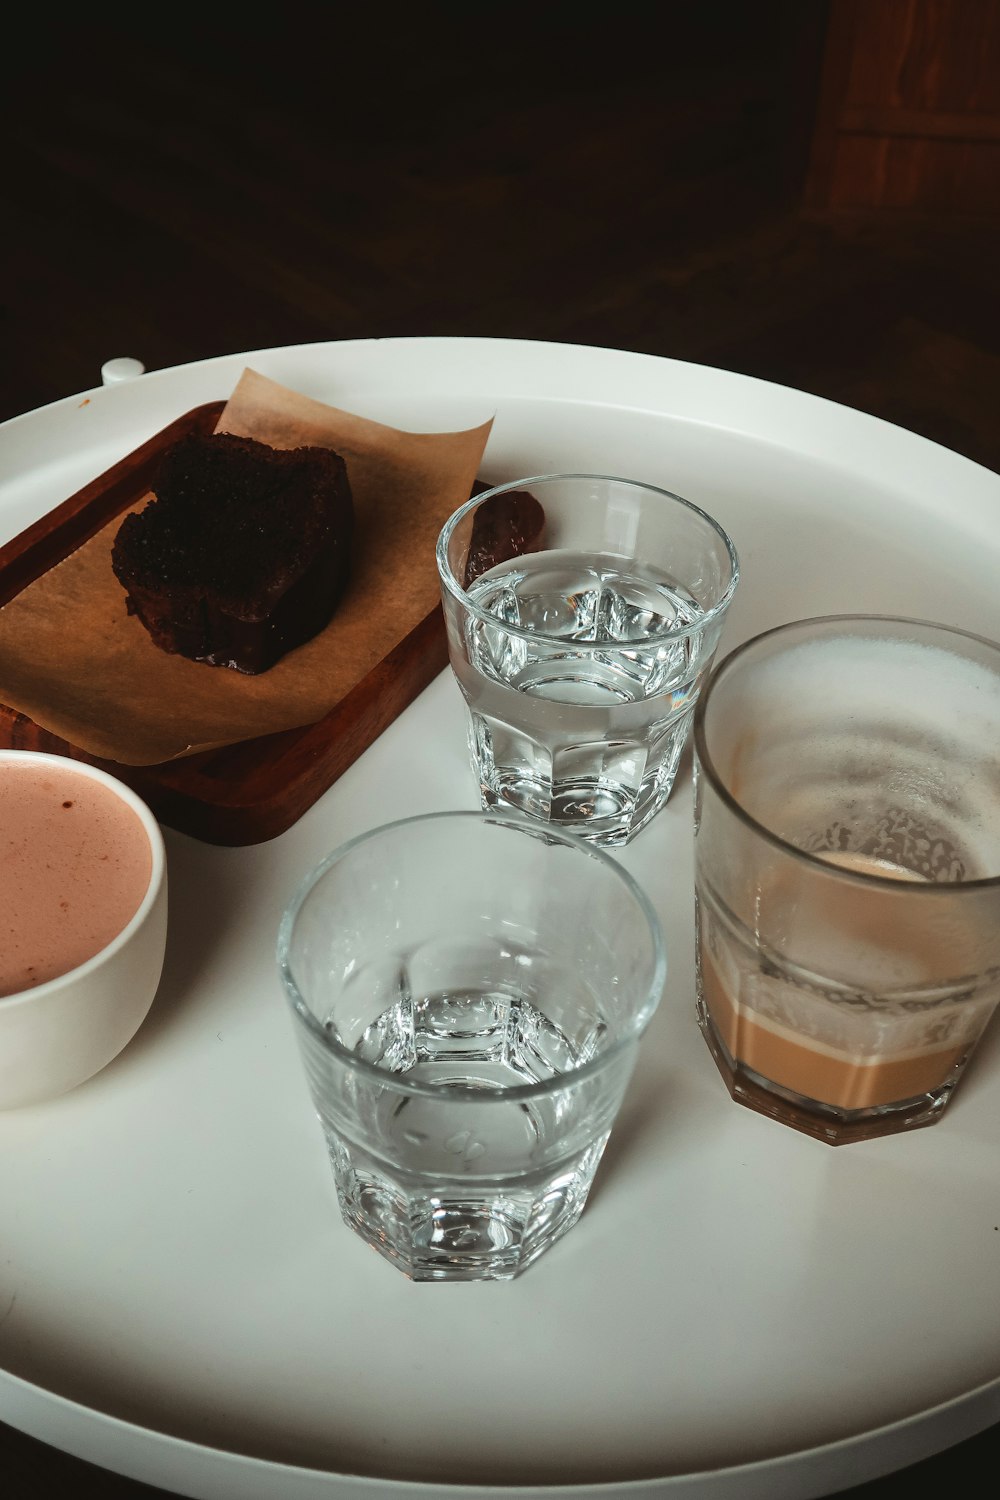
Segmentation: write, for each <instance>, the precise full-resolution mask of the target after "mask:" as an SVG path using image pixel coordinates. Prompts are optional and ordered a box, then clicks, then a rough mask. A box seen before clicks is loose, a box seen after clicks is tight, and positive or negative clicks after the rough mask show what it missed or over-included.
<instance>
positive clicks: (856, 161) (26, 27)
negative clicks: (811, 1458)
mask: <svg viewBox="0 0 1000 1500" xmlns="http://www.w3.org/2000/svg"><path fill="white" fill-rule="evenodd" d="M134 14H135V13H134V11H129V10H128V9H126V10H123V11H122V13H121V20H120V21H119V22H118V23H117V24H115V25H112V24H111V23H110V22H107V21H102V20H94V19H93V18H92V17H90V16H89V15H87V14H84V13H80V14H77V15H72V16H71V15H65V16H60V15H57V16H56V18H54V19H53V18H52V17H49V16H46V17H44V18H39V19H35V18H34V17H32V16H30V15H28V16H25V17H24V18H23V22H22V26H21V31H20V36H19V38H18V41H17V44H16V47H15V46H13V45H11V46H9V47H8V51H7V57H6V63H5V67H6V72H7V76H6V78H5V80H4V87H3V94H2V99H0V141H2V149H3V170H2V173H0V225H2V238H0V244H2V251H0V255H2V276H0V338H2V347H3V358H2V361H0V420H2V419H6V418H8V417H12V416H16V415H18V414H19V413H21V412H25V411H29V410H32V409H34V408H35V407H38V406H41V405H44V404H46V403H48V402H50V401H54V400H58V399H59V398H61V397H63V396H67V395H72V394H76V393H77V392H80V391H83V390H87V389H89V388H91V387H93V386H95V385H98V384H99V383H100V370H101V365H102V364H103V363H104V362H105V361H106V360H107V359H109V358H112V357H115V356H123V355H130V356H133V357H135V358H138V359H140V360H141V361H142V362H143V363H144V364H145V366H146V368H147V369H151V370H152V369H158V368H162V367H166V366H171V365H175V364H185V363H188V362H189V361H192V360H198V359H202V358H206V357H210V356H213V355H217V354H229V353H234V352H240V351H243V350H252V349H257V348H267V347H271V346H274V345H286V344H296V343H311V342H313V341H317V340H328V339H331V340H332V339H349V338H365V337H370V336H393V335H410V334H415V335H441V334H457V335H478V336H495V337H514V338H528V339H543V340H556V341H560V342H566V343H577V344H583V345H602V346H610V347H617V348H625V349H632V350H639V351H643V352H646V353H651V354H659V355H666V356H670V357H673V358H677V359H682V360H688V361H694V362H697V363H702V364H708V365H715V366H719V367H722V368H725V369H730V370H736V371H741V372H745V373H748V374H751V375H754V376H758V377H760V378H763V379H766V380H771V381H776V382H779V383H781V384H785V385H791V386H795V387H798V388H801V389H803V390H807V391H811V392H814V393H816V394H818V395H821V396H826V397H829V398H830V399H832V400H835V401H839V402H843V403H845V404H847V405H851V406H855V407H859V408H861V409H862V410H865V411H868V412H871V413H873V414H875V415H877V416H880V417H884V418H886V419H887V420H889V421H891V422H895V423H897V424H899V425H901V426H904V427H907V428H910V429H911V430H913V431H915V432H919V433H922V434H923V435H925V436H927V437H929V438H931V439H933V440H934V441H936V442H939V443H942V444H944V445H945V446H947V447H950V448H952V449H954V450H956V451H957V452H959V453H961V454H964V455H965V456H966V457H968V458H971V459H973V460H975V461H976V462H978V463H980V464H984V465H986V466H988V467H990V468H992V469H996V470H1000V420H998V413H1000V303H998V295H997V280H998V270H1000V0H868V3H859V0H833V3H832V4H828V3H825V0H758V3H752V0H747V3H722V0H716V3H702V4H698V3H694V4H692V3H687V4H680V3H670V0H661V3H660V4H659V5H657V6H655V7H654V6H650V5H645V4H618V5H616V6H614V7H602V8H600V10H599V11H597V12H594V13H593V14H592V13H591V12H590V11H589V10H581V9H579V8H578V7H577V6H575V5H564V4H548V5H546V4H537V5H535V6H533V7H529V6H521V5H516V4H511V5H504V6H494V7H469V6H460V5H454V6H451V5H436V6H435V5H425V6H423V7H421V8H420V9H419V12H417V11H416V9H415V8H414V9H412V10H410V11H406V12H404V11H402V10H401V11H399V12H398V13H397V11H396V10H395V9H390V8H383V7H377V8H375V9H373V10H372V11H368V12H364V11H359V12H357V13H354V12H346V11H345V9H344V8H343V7H341V6H338V5H327V6H325V7H320V6H317V7H309V6H295V5H293V6H286V7H284V8H282V9H281V10H280V11H279V10H275V11H274V13H273V14H271V13H269V12H259V13H258V12H257V11H255V10H253V9H248V10H247V11H246V12H245V13H239V14H230V15H223V16H220V15H219V14H218V12H216V11H213V10H211V9H209V8H208V7H205V8H203V10H201V11H198V10H194V9H190V8H186V7H182V8H180V9H177V8H176V7H175V8H172V9H170V10H166V11H164V10H158V12H157V16H156V24H155V28H154V27H153V26H152V25H151V24H150V23H148V22H146V21H142V22H138V21H136V20H135V19H130V18H132V17H133V16H134ZM404 15H406V16H407V17H408V19H406V20H405V21H404V20H403V19H402V18H403V16H404ZM470 18H471V19H470ZM0 1226H2V1206H0ZM928 1357H929V1358H932V1357H933V1351H928ZM998 1458H1000V1429H992V1430H991V1431H989V1432H987V1433H985V1434H983V1435H981V1436H980V1437H977V1438H974V1439H972V1440H970V1441H969V1442H967V1443H965V1444H962V1445H959V1446H958V1447H957V1448H954V1449H952V1450H950V1451H949V1452H948V1453H946V1454H942V1455H940V1456H938V1457H936V1458H931V1459H929V1460H926V1461H925V1462H924V1463H921V1464H918V1465H916V1466H914V1467H912V1468H910V1469H908V1470H906V1471H905V1472H904V1473H902V1474H900V1475H897V1476H893V1477H890V1478H888V1479H886V1480H882V1481H877V1482H874V1483H870V1484H864V1485H861V1486H859V1487H857V1488H856V1489H855V1490H852V1491H851V1492H850V1493H851V1495H852V1496H853V1500H897V1497H902V1496H906V1497H908V1500H920V1497H922V1496H924V1495H927V1496H930V1495H932V1494H937V1493H938V1492H939V1490H941V1489H944V1490H945V1491H946V1492H948V1493H957V1494H960V1495H962V1496H972V1495H977V1494H979V1493H981V1492H986V1491H987V1490H989V1491H992V1490H993V1488H995V1484H994V1482H993V1481H992V1480H989V1479H986V1480H984V1479H980V1477H979V1473H980V1470H981V1469H982V1470H984V1471H985V1473H986V1475H987V1476H989V1475H991V1474H994V1473H995V1470H996V1466H997V1460H998ZM0 1473H2V1475H3V1480H2V1483H0V1488H2V1490H3V1493H4V1494H5V1495H8V1496H10V1500H20V1497H21V1496H35V1495H40V1494H46V1493H48V1492H49V1491H50V1490H52V1491H53V1492H58V1493H61V1494H65V1495H69V1496H74V1497H80V1500H84V1497H92V1496H94V1497H96V1496H101V1497H102V1500H105V1497H106V1500H138V1497H139V1496H151V1495H153V1494H154V1493H155V1492H153V1491H151V1490H149V1489H147V1488H146V1487H145V1486H141V1485H136V1484H133V1483H130V1482H128V1481H125V1480H121V1479H119V1478H118V1477H116V1476H113V1475H104V1474H101V1473H99V1472H98V1471H96V1470H93V1469H91V1468H90V1467H89V1466H88V1465H85V1464H82V1463H79V1462H77V1461H76V1460H74V1459H69V1458H66V1457H64V1456H62V1455H59V1454H56V1453H54V1452H53V1451H52V1450H49V1449H47V1448H45V1447H43V1445H41V1444H38V1443H36V1442H34V1441H33V1440H31V1439H29V1438H26V1437H24V1436H23V1435H21V1434H18V1433H15V1432H13V1431H10V1430H9V1429H7V1430H5V1429H2V1428H0Z"/></svg>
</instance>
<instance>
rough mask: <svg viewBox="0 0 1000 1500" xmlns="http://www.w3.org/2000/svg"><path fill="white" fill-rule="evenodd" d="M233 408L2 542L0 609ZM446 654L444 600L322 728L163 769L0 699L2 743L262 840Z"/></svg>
mask: <svg viewBox="0 0 1000 1500" xmlns="http://www.w3.org/2000/svg"><path fill="white" fill-rule="evenodd" d="M224 406H225V402H224V401H212V402H208V403H206V404H205V405H203V406H197V407H195V408H193V410H191V411H189V412H186V413H185V414H184V415H183V416H182V417H179V418H178V419H177V420H176V421H175V422H172V423H171V424H170V426H169V427H165V428H164V429H163V431H162V432H159V433H157V434H156V436H155V437H153V438H150V440H149V441H148V442H146V443H143V445H142V446H141V447H140V448H136V449H135V451H134V452H132V453H130V454H128V455H127V456H126V457H125V458H123V459H122V460H121V461H120V462H119V463H117V464H115V465H114V466H113V468H110V469H108V470H107V471H106V472H105V473H104V474H101V475H100V476H99V477H98V478H97V479H95V480H93V481H92V483H90V484H88V485H85V486H84V488H83V489H82V490H78V491H77V493H76V494H75V495H72V496H71V497H70V498H69V499H68V500H65V501H63V503H62V504H61V505H59V506H57V507H56V508H55V509H54V510H52V511H50V512H49V514H48V515H46V516H43V517H42V518H41V519H40V520H39V521H36V522H35V523H34V525H32V526H29V527H28V528H27V529H26V530H25V531H22V532H21V533H20V535H19V536H16V537H14V539H13V540H12V541H10V542H8V543H7V544H6V545H5V546H3V547H0V605H4V604H6V603H7V602H8V601H9V600H11V599H13V598H14V596H15V595H16V594H19V593H20V592H21V590H22V589H24V588H27V586H28V584H30V583H32V582H33V581H34V580H35V579H36V578H38V577H40V575H41V574H42V573H44V572H45V571H46V570H47V569H49V568H51V567H53V566H55V564H56V563H58V562H61V561H62V559H63V558H65V557H67V556H69V554H70V553H71V552H73V551H74V550H75V549H76V548H77V547H79V546H82V544H83V543H84V542H86V541H87V540H88V539H89V538H90V537H92V536H93V535H94V534H95V533H96V532H98V531H100V529H101V528H102V527H103V526H105V525H107V523H108V522H109V521H111V520H113V519H114V517H115V516H117V515H120V514H121V513H122V512H123V511H125V510H126V509H127V508H128V507H129V506H130V505H134V504H135V503H136V502H137V501H139V500H141V499H142V497H143V495H145V494H147V493H148V491H149V488H150V484H151V482H152V478H153V475H154V473H155V471H156V467H157V464H158V462H159V459H160V457H161V455H162V453H163V452H164V450H165V449H166V448H168V447H169V446H170V445H171V444H172V443H174V442H176V441H177V439H178V438H180V437H183V436H185V435H186V434H187V433H190V432H202V433H210V432H212V431H214V429H215V424H216V422H217V421H218V419H219V415H220V413H221V412H222V409H223V407H224ZM447 662H448V648H447V641H446V637H445V629H444V617H443V614H442V611H441V607H440V605H438V606H437V607H436V608H435V609H434V610H433V611H432V612H431V613H430V614H429V615H427V616H426V617H425V618H424V619H423V620H422V621H421V622H420V624H419V625H418V626H417V627H416V628H415V629H413V630H411V631H410V633H409V634H408V635H406V636H404V637H402V638H401V639H400V640H399V641H398V642H397V643H396V645H395V646H394V647H393V649H392V650H391V651H390V652H389V653H388V654H387V655H386V656H384V657H383V659H382V660H381V661H380V662H379V663H378V664H377V665H376V666H375V667H374V668H372V670H371V671H370V672H369V673H368V675H367V676H366V677H364V678H363V679H362V680H361V681H360V682H358V683H357V685H356V686H355V687H354V688H352V689H351V691H350V692H349V693H348V694H347V695H346V696H345V697H344V698H342V699H341V701H340V702H339V703H338V704H336V705H335V707H334V708H332V709H331V710H330V712H329V713H328V714H327V715H326V716H325V717H324V718H322V719H320V720H319V721H318V722H317V723H315V724H309V725H306V726H305V727H304V728H301V729H291V730H285V731H283V732H282V733H280V734H270V735H265V736H262V737H260V738H258V739H252V740H242V741H240V742H239V743H237V744H234V745H226V746H224V747H222V748H221V749H218V750H209V751H204V752H202V753H199V754H197V755H190V756H186V757H184V758H183V759H179V760H173V761H168V762H165V763H163V764H161V765H155V766H126V765H122V764H120V763H119V762H117V761H111V760H102V759H99V758H98V757H96V756H92V755H89V754H88V753H87V752H86V751H84V750H82V749H80V748H79V746H77V745H73V744H71V743H70V742H69V741H67V740H64V739H60V738H59V736H58V735H55V734H52V733H50V732H49V731H48V730H46V729H43V728H42V727H41V726H40V725H38V724H36V723H35V722H34V721H33V720H32V719H30V718H28V717H27V716H26V715H25V714H21V713H17V712H15V711H14V710H13V709H10V708H7V707H6V706H4V705H2V704H0V745H3V746H4V747H6V748H8V749H15V750H45V751H48V752H50V753H52V754H55V755H66V756H70V757H71V758H72V759H74V760H81V761H86V762H88V763H89V764H91V765H96V766H101V767H102V768H103V769H104V770H106V771H109V772H110V773H111V774H112V775H113V776H117V777H118V778H119V780H121V781H124V782H125V783H126V784H127V785H129V786H131V787H132V788H133V789H134V790H135V791H136V792H138V794H139V796H140V797H142V798H143V799H144V800H145V801H146V802H147V803H148V804H149V806H150V808H151V809H152V810H153V812H154V813H155V815H156V816H157V818H159V819H160V821H161V822H163V823H165V824H167V825H168V826H169V827H171V828H175V829H177V830H178V831H179V832H181V833H186V834H190V835H191V836H193V837H194V838H197V839H202V840H203V841H204V842H206V843H210V844H224V845H230V846H235V845H243V844H258V843H262V842H264V841H265V840H266V839H271V838H274V837H275V836H276V835H277V834H279V833H284V831H285V829H287V828H290V827H291V825H292V824H293V823H294V822H295V821H296V820H297V819H298V818H300V817H301V816H302V814H303V813H304V812H305V811H306V810H307V809H308V808H310V807H311V806H312V804H313V803H314V802H315V801H316V800H317V799H318V798H319V797H321V796H322V794H323V793H324V792H325V791H326V790H327V788H328V787H330V786H331V785H332V784H333V783H334V782H335V781H336V780H337V778H338V777H339V776H340V775H341V774H342V773H343V772H344V771H346V770H347V768H348V766H350V765H352V764H353V762H354V761H355V760H357V758H358V756H359V755H361V753H362V751H364V750H366V749H367V748H368V746H369V745H370V744H371V743H372V742H373V740H375V739H377V737H378V736H379V735H380V734H381V733H382V731H383V730H384V729H386V728H387V727H388V726H389V724H391V723H392V721H393V720H394V719H395V718H397V717H398V715H399V714H400V713H402V711H403V709H404V708H406V706H407V705H408V704H409V703H411V702H412V701H413V699H414V698H415V697H416V696H417V694H418V693H420V692H421V691H422V690H423V689H424V688H425V687H426V686H427V685H428V683H429V682H431V680H432V679H433V678H434V677H436V676H437V674H438V672H440V671H441V670H442V669H443V668H444V667H445V666H446V665H447Z"/></svg>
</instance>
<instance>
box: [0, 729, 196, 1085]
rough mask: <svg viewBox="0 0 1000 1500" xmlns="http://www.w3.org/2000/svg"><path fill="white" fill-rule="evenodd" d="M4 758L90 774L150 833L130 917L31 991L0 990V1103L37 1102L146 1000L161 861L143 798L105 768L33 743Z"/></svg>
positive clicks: (97, 1063) (101, 1057)
mask: <svg viewBox="0 0 1000 1500" xmlns="http://www.w3.org/2000/svg"><path fill="white" fill-rule="evenodd" d="M11 764H19V765H27V764H34V765H36V766H39V767H41V768H42V769H46V768H48V769H57V770H59V771H60V772H61V773H67V774H70V773H71V774H72V775H73V776H77V777H89V778H91V779H93V780H95V781H98V782H101V783H102V784H103V785H104V786H105V787H107V788H108V789H109V790H111V791H112V792H114V793H115V794H116V795H117V796H118V797H119V798H120V799H121V801H122V802H123V803H124V804H125V805H126V806H127V807H129V808H131V809H132V811H133V812H134V813H135V814H136V816H137V817H138V819H139V821H140V822H141V824H142V826H143V828H144V829H145V832H146V835H147V837H148V839H149V847H150V853H151V856H152V859H151V873H150V878H149V884H148V886H147V888H146V891H145V894H144V895H143V897H142V900H141V901H140V903H139V907H138V909H137V910H136V912H135V914H134V916H133V917H132V918H131V919H130V920H129V921H128V922H127V924H126V925H125V926H124V927H123V928H122V929H121V930H120V931H119V932H118V934H117V936H115V937H114V938H112V939H111V941H110V942H108V943H107V944H106V946H105V947H103V948H102V949H101V950H100V951H99V952H97V953H96V954H94V956H93V957H92V958H88V959H87V960H86V961H85V962H83V963H80V964H79V965H78V966H77V967H76V968H72V969H69V970H68V971H67V972H66V973H63V974H60V975H58V976H57V977H55V978H52V979H49V980H47V981H46V982H44V983H40V984H37V985H35V986H34V987H33V988H31V989H25V990H19V991H18V992H16V993H14V994H9V995H5V996H0V1109H11V1108H14V1107H17V1106H20V1105H24V1104H36V1103H39V1102H41V1101H43V1100H46V1099H53V1098H55V1097H56V1096H57V1095H59V1094H64V1093H66V1092H67V1091H68V1090H69V1089H73V1088H75V1087H76V1086H77V1085H78V1084H80V1083H83V1082H84V1081H85V1080H86V1079H88V1078H91V1077H93V1075H94V1074H95V1073H97V1072H99V1071H100V1069H101V1068H103V1067H105V1065H106V1064H107V1063H109V1062H110V1061H111V1060H112V1058H114V1057H116V1056H117V1055H118V1053H119V1052H121V1050H122V1048H123V1047H124V1046H125V1045H126V1044H127V1043H128V1042H129V1041H131V1039H132V1037H133V1036H134V1035H135V1033H136V1031H137V1030H138V1029H139V1027H140V1026H141V1024H142V1022H143V1020H144V1019H145V1017H146V1014H147V1012H148V1010H149V1008H150V1006H151V1005H152V1003H153V996H154V995H155V993H156V989H157V985H158V984H159V980H160V974H161V971H162V968H163V958H164V952H165V949H166V937H167V862H166V852H165V849H164V844H163V835H162V833H161V831H160V826H159V824H158V823H157V821H156V819H155V818H154V816H153V814H152V812H151V811H150V809H149V808H148V807H147V806H146V804H145V802H143V801H142V799H141V798H140V797H138V796H137V795H136V793H134V792H133V791H132V790H131V789H130V788H129V787H127V786H125V784H124V783H123V782H121V781H118V780H117V779H116V778H115V777H113V776H110V775H108V774H107V772H105V771H101V770H98V769H97V768H96V767H94V766H89V765H86V764H85V763H83V762H81V761H76V760H71V759H69V758H66V757H63V756H58V755H49V754H45V753H43V752H41V751H34V750H0V777H2V776H3V775H4V773H5V771H6V770H7V768H8V767H9V766H10V765H11Z"/></svg>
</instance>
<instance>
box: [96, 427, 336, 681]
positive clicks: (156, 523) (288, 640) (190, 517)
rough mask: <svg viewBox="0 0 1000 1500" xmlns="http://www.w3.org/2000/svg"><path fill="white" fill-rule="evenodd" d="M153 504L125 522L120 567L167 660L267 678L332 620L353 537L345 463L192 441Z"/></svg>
mask: <svg viewBox="0 0 1000 1500" xmlns="http://www.w3.org/2000/svg"><path fill="white" fill-rule="evenodd" d="M153 496H154V498H153V499H151V500H149V501H148V502H147V504H146V505H145V506H144V508H143V509H142V510H141V511H135V512H132V513H131V514H129V515H127V516H126V517H125V519H124V520H123V521H122V523H121V525H120V526H119V528H118V533H117V535H116V537H115V541H114V545H113V548H112V554H111V562H112V567H113V568H114V572H115V576H116V577H117V579H118V581H119V583H120V584H121V585H122V587H123V588H124V590H125V595H126V598H125V605H126V608H127V610H128V612H129V614H132V615H135V616H136V617H137V618H138V619H139V620H140V621H141V622H142V624H143V625H144V626H145V627H146V629H147V630H148V631H149V634H150V636H151V637H152V639H153V640H154V641H155V642H156V644H157V645H158V646H159V647H160V648H161V649H162V650H164V651H170V652H175V653H177V654H179V655H181V656H186V657H189V658H190V659H191V660H193V661H201V662H208V663H210V664H212V665H213V666H225V667H235V668H236V669H237V670H238V671H240V672H249V673H257V672H265V671H267V669H268V668H269V667H271V666H273V665H274V663H275V662H276V661H278V660H279V659H280V658H281V657H282V656H284V655H285V654H286V652H288V651H290V650H291V649H292V648H293V647H294V646H299V645H301V644H302V643H303V642H304V641H307V640H309V639H310V638H311V637H312V636H314V635H316V634H317V633H318V632H319V631H320V630H322V629H323V627H324V625H326V624H327V622H328V621H329V620H330V618H331V616H332V615H333V612H334V610H335V609H336V607H337V604H338V603H339V601H340V598H341V595H342V594H343V592H344V588H345V586H346V584H347V579H348V575H349V571H350V546H351V535H352V532H353V527H354V507H353V502H352V499H351V489H350V484H349V482H348V478H347V468H346V465H345V463H344V460H343V459H342V458H341V456H340V455H339V454H338V453H335V452H333V450H332V449H330V448H293V449H287V450H286V449H280V448H271V447H269V446H268V445H267V444H266V443H260V442H257V441H255V440H254V439H253V438H244V437H234V436H232V435H231V434H229V433H215V434H212V435H210V436H199V435H197V434H192V435H191V436H189V437H185V438H181V439H180V440H179V441H178V442H177V443H175V444H174V445H173V447H172V448H170V449H169V450H168V451H167V452H166V453H165V454H164V457H163V461H162V464H161V467H160V471H159V473H158V475H157V478H156V480H155V483H154V484H153Z"/></svg>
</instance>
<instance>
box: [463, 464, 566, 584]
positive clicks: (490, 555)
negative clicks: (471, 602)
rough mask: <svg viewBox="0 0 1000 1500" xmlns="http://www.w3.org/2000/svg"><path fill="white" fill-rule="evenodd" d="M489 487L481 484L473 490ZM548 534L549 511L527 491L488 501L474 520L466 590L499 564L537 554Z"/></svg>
mask: <svg viewBox="0 0 1000 1500" xmlns="http://www.w3.org/2000/svg"><path fill="white" fill-rule="evenodd" d="M484 488H485V486H483V485H482V484H479V483H477V485H476V487H475V488H474V490H473V494H475V493H476V489H478V490H480V491H481V490H482V489H484ZM544 531H545V512H544V510H543V509H542V507H541V505H540V504H539V503H538V501H537V500H536V499H535V497H534V495H529V493H528V492H527V490H510V491H508V492H507V493H506V494H504V495H494V496H493V497H492V499H490V500H484V501H483V503H482V505H480V506H479V508H478V510H476V512H475V513H474V515H473V518H472V537H471V539H470V541H469V555H468V557H467V558H466V560H465V573H464V575H463V577H462V587H463V588H464V589H467V588H468V587H469V585H470V583H472V582H473V581H474V580H475V579H477V578H478V577H479V576H480V575H481V574H482V573H486V572H488V571H489V569H490V568H495V567H496V565H497V563H502V562H509V561H510V560H511V558H513V557H523V556H524V554H525V553H526V552H537V551H538V550H539V548H540V547H541V545H542V537H543V535H544Z"/></svg>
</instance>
